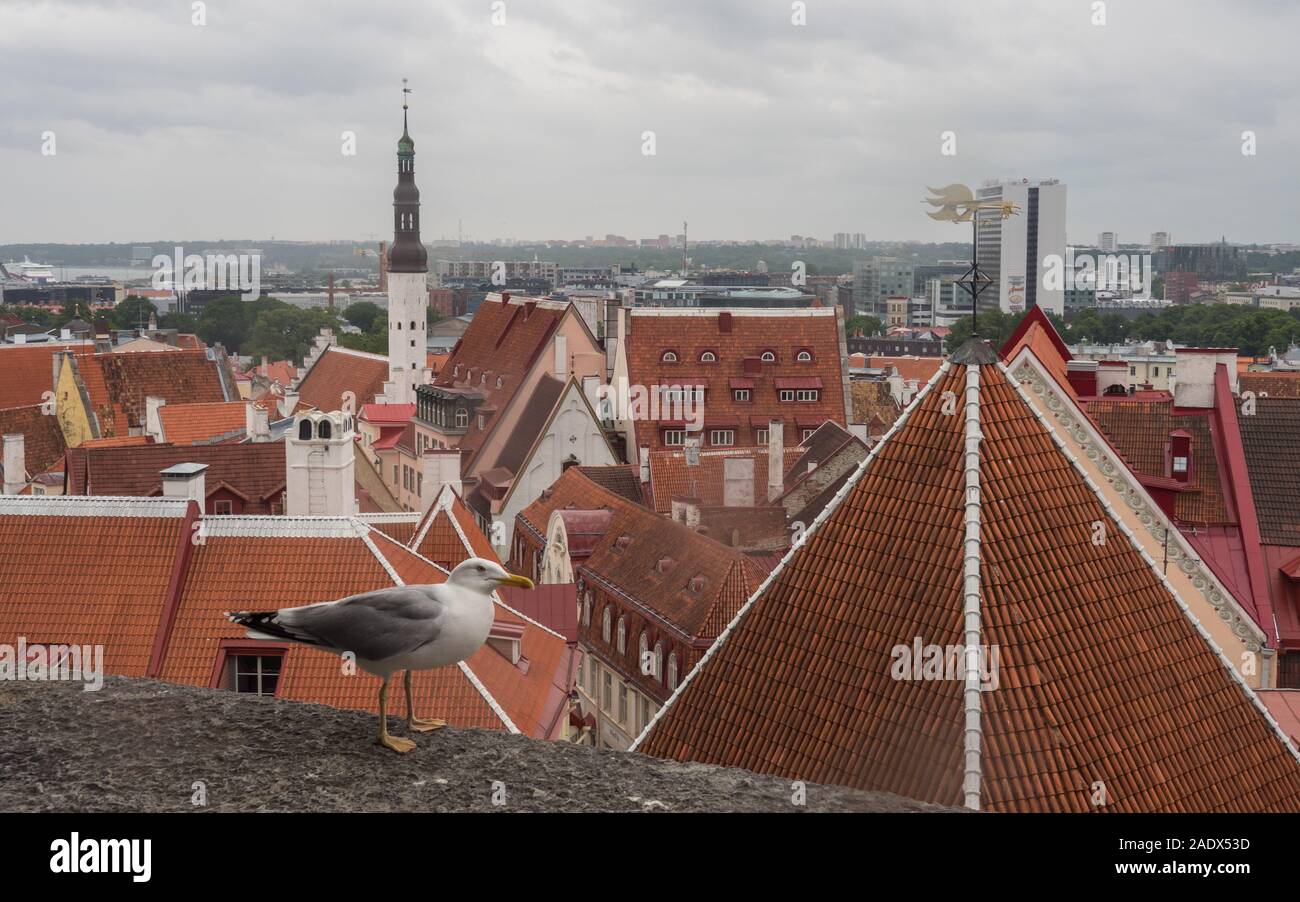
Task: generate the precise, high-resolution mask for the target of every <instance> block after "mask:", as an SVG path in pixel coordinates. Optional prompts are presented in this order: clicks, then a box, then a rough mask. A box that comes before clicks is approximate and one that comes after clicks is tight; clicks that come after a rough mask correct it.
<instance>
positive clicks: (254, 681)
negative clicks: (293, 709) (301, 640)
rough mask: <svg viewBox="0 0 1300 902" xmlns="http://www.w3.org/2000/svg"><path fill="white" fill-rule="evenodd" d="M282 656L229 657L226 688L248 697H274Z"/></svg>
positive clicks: (278, 680)
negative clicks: (245, 694)
mask: <svg viewBox="0 0 1300 902" xmlns="http://www.w3.org/2000/svg"><path fill="white" fill-rule="evenodd" d="M283 661H284V657H283V655H231V656H230V657H229V658H228V659H227V661H226V668H227V669H226V688H228V689H233V690H234V691H235V692H247V693H249V694H250V695H275V687H276V685H277V684H278V683H279V682H280V665H281V663H283Z"/></svg>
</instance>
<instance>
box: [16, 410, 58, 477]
mask: <svg viewBox="0 0 1300 902" xmlns="http://www.w3.org/2000/svg"><path fill="white" fill-rule="evenodd" d="M14 434H21V435H22V436H23V455H24V465H25V467H26V468H27V473H28V474H29V475H32V476H36V475H38V474H40V473H44V472H45V471H46V470H49V469H50V468H51V467H55V466H59V467H60V468H61V467H62V463H63V452H64V451H65V450H67V444H66V443H65V442H64V439H63V430H62V429H60V428H59V419H58V417H55V416H51V415H48V414H46V413H45V412H44V410H43V408H42V407H41V405H39V404H36V405H33V406H30V407H10V408H8V409H5V410H0V436H3V435H14ZM3 467H4V461H3V460H0V470H2V469H3Z"/></svg>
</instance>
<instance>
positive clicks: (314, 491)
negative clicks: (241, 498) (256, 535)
mask: <svg viewBox="0 0 1300 902" xmlns="http://www.w3.org/2000/svg"><path fill="white" fill-rule="evenodd" d="M349 419H350V418H349V417H348V416H347V415H345V414H343V413H339V412H335V413H322V412H320V411H311V412H310V413H300V414H298V415H296V416H295V417H294V420H293V424H292V425H291V426H290V427H289V432H288V433H287V434H286V435H285V437H284V455H285V461H284V463H285V493H284V494H285V509H284V512H285V513H286V514H288V515H289V516H291V517H303V516H309V517H310V516H323V517H350V516H352V515H353V514H355V513H356V512H357V497H356V470H355V456H356V450H355V433H354V432H353V431H352V429H351V428H349Z"/></svg>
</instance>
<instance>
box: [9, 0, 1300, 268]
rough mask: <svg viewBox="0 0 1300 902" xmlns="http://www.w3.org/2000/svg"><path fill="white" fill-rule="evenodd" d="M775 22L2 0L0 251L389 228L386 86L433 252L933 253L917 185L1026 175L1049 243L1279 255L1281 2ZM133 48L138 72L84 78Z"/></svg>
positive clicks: (931, 227)
mask: <svg viewBox="0 0 1300 902" xmlns="http://www.w3.org/2000/svg"><path fill="white" fill-rule="evenodd" d="M798 5H799V4H792V5H791V4H777V5H774V6H773V7H772V8H771V9H768V10H764V9H761V8H754V7H752V6H751V5H746V4H739V3H719V4H714V5H711V6H710V8H708V9H699V8H697V7H696V6H694V5H692V4H689V3H685V2H666V3H663V4H660V5H659V6H658V7H656V8H655V9H654V10H653V11H641V12H638V11H636V10H615V9H611V8H607V6H604V5H600V4H593V3H565V4H562V5H561V4H558V3H533V4H528V5H527V7H525V6H524V5H523V4H516V3H509V2H506V3H504V4H500V5H494V4H483V5H482V7H481V8H478V7H475V8H473V9H469V8H466V7H452V6H439V7H433V6H424V5H419V4H412V3H403V2H378V3H375V4H370V5H368V6H367V7H366V8H365V9H364V10H356V9H354V8H350V7H349V6H347V5H346V4H341V3H335V4H324V5H323V6H322V5H320V4H313V5H312V6H311V10H312V16H313V20H314V24H313V28H312V29H311V31H310V32H307V31H303V30H301V28H300V27H299V26H300V24H301V18H302V15H303V13H304V11H305V10H306V9H307V7H306V6H304V5H302V4H294V3H281V4H274V5H272V6H269V7H264V6H261V5H258V4H253V3H250V2H241V0H230V2H227V3H223V4H221V5H220V6H219V7H218V6H215V5H211V6H209V7H207V8H206V12H205V24H203V25H196V24H191V19H192V13H191V9H190V6H189V5H188V4H186V5H184V6H183V7H178V8H177V10H175V11H165V10H159V9H155V8H152V7H150V6H149V5H148V4H144V3H141V2H125V3H112V4H109V3H101V2H85V3H59V2H41V3H28V4H23V5H19V6H16V7H10V8H8V9H7V10H6V11H5V13H4V14H3V15H4V19H5V21H6V23H7V24H8V25H9V26H10V27H6V28H5V29H3V30H2V31H0V48H3V51H4V52H3V53H2V54H0V73H3V75H4V77H5V82H6V84H12V85H18V84H23V85H24V86H25V91H24V92H23V93H21V94H19V93H18V92H16V91H14V92H11V93H9V94H8V96H7V97H6V101H7V102H6V109H7V115H6V118H5V121H4V122H3V123H2V124H0V166H3V168H4V171H5V172H6V173H7V174H8V175H9V178H8V179H7V180H6V181H7V183H8V184H7V185H6V207H7V210H8V211H9V212H10V214H11V215H9V216H6V217H4V219H3V221H2V222H0V242H2V243H16V242H37V241H58V242H69V243H77V242H96V241H109V240H132V239H131V238H130V237H129V236H141V235H160V234H177V235H190V236H211V237H214V238H215V237H217V236H222V235H240V236H250V237H253V238H269V237H270V236H276V237H279V238H283V239H295V240H328V239H330V238H333V237H336V236H339V235H356V234H360V235H365V236H368V235H370V234H375V235H383V234H384V233H385V228H384V226H385V225H386V223H387V222H388V219H389V215H390V211H389V210H388V209H386V208H385V206H384V205H382V204H376V203H375V201H374V199H375V197H376V196H382V192H383V191H384V190H385V182H386V180H387V178H388V172H389V167H388V165H387V162H388V161H387V159H386V157H387V153H388V149H389V148H390V147H391V146H392V142H393V141H394V140H395V139H396V137H397V132H396V129H395V127H394V114H395V111H396V110H397V108H398V107H399V105H400V101H401V96H402V95H401V94H400V89H401V79H402V78H403V77H406V78H409V79H410V83H411V86H412V87H413V89H414V91H415V93H414V95H413V97H412V108H411V128H412V132H413V136H415V137H416V138H417V140H418V141H420V146H421V149H422V154H423V156H422V159H423V160H424V167H423V171H424V172H425V173H427V174H426V175H425V177H424V182H425V209H424V213H423V218H424V230H423V231H424V237H425V240H426V241H429V242H434V241H437V240H440V239H443V240H445V239H454V238H455V237H456V236H457V234H458V233H459V232H461V231H462V230H463V233H464V234H465V235H467V236H469V237H473V238H484V239H491V238H502V239H540V238H544V237H551V236H554V237H561V236H570V237H581V236H585V235H589V234H590V235H600V234H603V233H604V232H606V231H609V230H610V228H611V226H613V227H614V228H615V230H616V231H617V232H619V233H620V234H624V235H625V236H626V237H628V238H632V239H638V238H643V237H652V236H656V235H658V234H660V233H664V232H668V233H670V234H673V235H675V234H676V233H677V231H678V230H679V226H680V223H681V221H682V220H684V219H685V220H689V221H690V222H691V223H692V233H693V234H699V235H700V236H701V237H706V236H707V237H714V238H721V237H731V238H734V239H735V240H761V239H765V238H771V237H773V236H784V235H789V234H807V235H813V236H815V237H818V238H819V239H823V240H824V239H829V238H831V236H833V234H834V233H835V232H850V233H854V232H862V233H864V234H865V235H866V238H867V240H869V241H887V240H898V241H905V240H914V241H923V242H942V241H949V240H954V238H955V237H956V236H955V235H954V233H953V230H952V229H951V227H950V226H947V225H945V224H943V223H934V222H931V221H929V220H927V219H926V217H924V216H923V215H921V214H922V212H923V210H924V208H923V207H922V206H921V198H922V197H923V196H924V188H925V186H926V185H938V184H948V183H951V182H963V183H966V184H970V185H972V186H973V187H974V186H978V185H980V184H982V183H983V182H984V181H985V180H987V179H1004V178H1017V179H1018V178H1022V177H1028V178H1057V179H1060V180H1061V181H1062V182H1064V183H1066V184H1068V185H1069V186H1070V191H1071V204H1070V218H1069V221H1068V222H1067V237H1068V239H1069V240H1070V242H1071V243H1073V244H1084V243H1091V242H1092V240H1093V239H1094V237H1095V236H1096V235H1098V234H1099V233H1100V232H1102V231H1114V232H1117V233H1118V234H1119V235H1121V236H1124V235H1129V236H1148V235H1150V234H1151V233H1152V232H1156V231H1168V232H1170V233H1171V234H1173V235H1174V236H1175V237H1176V238H1177V240H1179V241H1185V242H1203V241H1213V240H1217V239H1218V238H1219V237H1220V236H1221V235H1225V234H1226V235H1228V236H1230V237H1231V238H1232V240H1234V241H1240V242H1247V243H1248V242H1288V241H1295V240H1297V236H1296V235H1295V233H1294V226H1293V225H1292V224H1291V223H1290V221H1289V219H1288V218H1287V212H1288V211H1289V208H1291V207H1292V206H1293V205H1294V201H1295V199H1296V198H1295V197H1294V192H1295V191H1296V189H1295V187H1294V184H1293V181H1294V180H1288V178H1287V176H1288V171H1287V166H1288V163H1289V162H1290V160H1292V159H1294V158H1295V150H1296V148H1297V145H1298V144H1300V139H1298V136H1300V126H1298V125H1297V122H1296V120H1295V116H1294V114H1293V113H1292V112H1291V111H1292V110H1294V109H1295V108H1296V104H1295V100H1296V93H1297V90H1300V89H1297V87H1296V86H1295V85H1294V84H1293V83H1292V80H1290V79H1286V78H1284V77H1282V76H1281V75H1279V74H1278V73H1280V72H1283V71H1285V67H1284V63H1285V60H1286V56H1285V51H1286V45H1285V35H1286V34H1287V33H1288V32H1289V31H1291V30H1292V29H1290V28H1288V27H1287V25H1288V24H1290V25H1295V24H1297V23H1300V10H1295V9H1289V8H1287V7H1286V6H1285V5H1283V4H1279V3H1273V2H1264V0H1260V2H1252V3H1246V4H1232V5H1229V4H1226V3H1213V4H1207V5H1206V9H1205V10H1203V11H1202V14H1201V15H1200V16H1198V17H1197V18H1196V20H1195V21H1191V20H1190V19H1187V20H1186V21H1184V19H1186V17H1180V16H1179V10H1180V9H1181V7H1175V6H1173V5H1172V4H1170V3H1150V4H1143V5H1142V7H1141V8H1134V7H1129V6H1125V5H1121V4H1118V3H1110V4H1107V5H1106V9H1105V19H1106V21H1105V24H1104V25H1102V24H1093V20H1094V19H1095V16H1096V12H1095V7H1096V6H1097V4H1078V5H1077V8H1074V7H1071V8H1069V9H1066V8H1063V7H1060V5H1059V4H1047V3H1037V4H1029V5H1026V4H1023V3H1014V4H1013V3H990V4H982V5H981V6H980V7H979V8H978V9H972V8H967V7H963V6H956V5H953V4H949V3H918V4H909V5H907V6H906V7H902V8H890V9H881V10H871V11H869V12H868V11H863V10H858V9H856V8H854V7H853V6H852V5H851V4H848V3H840V2H831V0H824V2H823V0H819V2H817V3H812V4H807V5H806V9H805V10H804V12H803V16H804V17H805V22H806V24H803V25H797V24H794V23H793V21H792V19H794V18H796V17H797V16H798V13H797V12H792V11H791V7H792V6H798ZM494 21H498V22H499V24H494ZM271 34H275V35H277V37H276V38H275V39H274V40H271V39H269V38H267V37H266V35H271ZM285 34H292V35H296V37H293V38H290V39H287V40H286V39H285V38H284V37H283V35H285ZM1162 34H1163V35H1168V36H1170V37H1180V38H1182V39H1183V43H1185V44H1187V45H1189V46H1190V45H1197V44H1199V45H1202V46H1200V47H1199V49H1198V56H1197V66H1196V67H1195V68H1190V67H1178V68H1174V69H1172V70H1171V68H1170V66H1169V63H1168V61H1166V60H1165V59H1164V58H1163V57H1161V56H1159V55H1156V54H1153V53H1151V52H1150V49H1151V47H1152V46H1153V45H1152V44H1151V40H1150V39H1151V36H1152V35H1162ZM412 35H418V36H419V37H418V39H412V37H411V36H412ZM1247 42H1249V45H1250V47H1251V53H1250V54H1249V55H1248V56H1247V55H1245V54H1240V53H1238V52H1236V51H1235V50H1234V48H1235V47H1240V46H1244V45H1245V44H1246V43H1247ZM377 43H379V44H385V45H387V46H389V47H391V52H390V53H385V54H375V53H373V52H366V50H367V49H368V48H373V47H374V46H376V44H377ZM966 44H970V45H976V46H979V47H980V53H979V54H978V55H976V54H968V53H964V52H958V50H957V48H959V47H961V46H962V45H966ZM131 46H138V47H148V48H149V52H148V53H147V54H143V55H141V56H140V58H139V59H137V60H136V61H135V62H134V63H133V65H131V66H129V67H126V66H105V65H104V63H103V59H104V56H103V52H104V49H105V47H110V48H112V47H131ZM945 48H950V49H945ZM976 58H978V62H966V60H973V59H976ZM755 59H761V60H762V61H763V64H762V65H761V66H755V65H753V63H754V61H755ZM1117 59H1122V60H1123V61H1124V65H1123V66H1121V67H1116V66H1113V65H1111V63H1112V62H1113V61H1114V60H1117ZM1270 61H1271V62H1273V63H1276V65H1270ZM196 67H198V69H199V70H201V72H202V78H199V77H198V75H197V74H196ZM1171 71H1174V72H1176V75H1170V74H1169V73H1170V72H1171ZM199 84H202V85H203V87H202V89H201V90H200V89H198V88H196V87H194V86H196V85H199ZM1008 88H1010V89H1011V90H1010V91H1008ZM647 132H653V138H652V139H651V138H648V137H647V136H646V133H647ZM1246 132H1252V133H1253V136H1254V142H1253V143H1254V147H1253V149H1254V150H1255V153H1254V155H1247V154H1243V152H1242V151H1243V147H1244V146H1245V144H1246V143H1247V142H1246V141H1245V139H1244V138H1243V134H1244V133H1246ZM49 133H52V138H53V149H54V151H55V152H54V153H53V154H47V153H43V152H42V151H43V149H48V148H49V146H50V140H49V139H48V138H47V135H48V134H49ZM349 135H350V136H351V138H349V137H348V136H349ZM949 135H950V137H949ZM353 139H354V141H355V145H354V146H355V150H356V153H355V155H346V154H345V153H344V147H345V145H347V144H348V143H349V142H350V140H353ZM651 144H653V150H654V153H653V154H652V155H651V154H648V153H646V152H645V151H646V150H647V148H649V147H650V145H651ZM945 150H950V151H951V150H955V154H946V153H945ZM74 199H75V203H76V207H77V209H78V210H79V212H80V214H81V215H78V216H69V215H68V209H69V208H68V206H67V205H68V204H70V203H72V202H73V200H74ZM95 211H101V213H100V215H94V214H95ZM87 213H89V214H90V215H87Z"/></svg>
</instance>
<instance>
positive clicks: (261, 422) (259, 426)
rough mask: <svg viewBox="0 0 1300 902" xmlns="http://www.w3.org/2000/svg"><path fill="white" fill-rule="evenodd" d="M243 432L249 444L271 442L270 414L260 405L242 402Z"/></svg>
mask: <svg viewBox="0 0 1300 902" xmlns="http://www.w3.org/2000/svg"><path fill="white" fill-rule="evenodd" d="M244 431H245V432H246V433H248V440H249V441H250V442H269V441H270V440H271V422H270V413H269V412H268V411H267V409H266V408H265V407H263V406H261V405H260V404H254V403H253V402H252V401H245V402H244Z"/></svg>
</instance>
